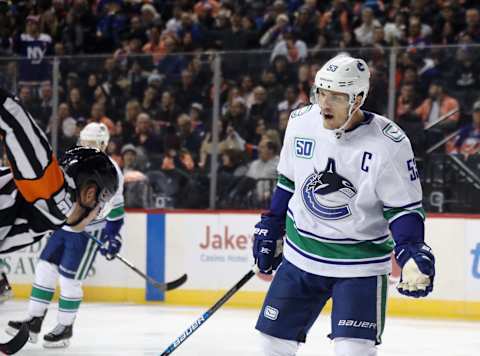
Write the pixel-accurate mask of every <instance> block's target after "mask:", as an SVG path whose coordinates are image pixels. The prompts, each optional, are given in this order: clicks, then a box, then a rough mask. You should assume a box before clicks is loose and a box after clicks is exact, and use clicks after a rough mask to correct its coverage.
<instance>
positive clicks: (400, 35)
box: [383, 12, 407, 46]
mask: <svg viewBox="0 0 480 356" xmlns="http://www.w3.org/2000/svg"><path fill="white" fill-rule="evenodd" d="M383 29H384V32H385V41H386V42H387V43H388V45H389V46H398V45H402V44H405V43H406V32H407V22H406V16H405V14H404V13H402V12H398V13H397V14H396V15H395V21H394V22H387V23H386V24H385V26H384V28H383Z"/></svg>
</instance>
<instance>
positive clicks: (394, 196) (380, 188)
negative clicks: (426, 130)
mask: <svg viewBox="0 0 480 356" xmlns="http://www.w3.org/2000/svg"><path fill="white" fill-rule="evenodd" d="M391 149H392V152H393V154H389V155H388V156H386V158H385V160H384V162H383V165H382V169H381V171H380V174H379V176H378V184H377V194H378V196H379V198H380V200H381V201H382V203H383V214H384V217H385V219H386V220H387V221H388V222H389V223H391V222H393V221H394V220H395V219H397V218H399V217H400V216H402V215H405V214H411V213H415V214H419V215H421V216H422V218H425V213H424V211H423V208H422V186H421V184H420V177H419V174H418V170H417V167H416V164H415V158H414V155H413V151H412V147H411V145H410V141H409V140H408V139H407V138H406V137H405V138H404V139H403V140H402V141H400V142H396V143H393V144H392V146H391ZM395 149H396V151H395Z"/></svg>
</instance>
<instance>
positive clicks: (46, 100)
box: [38, 83, 53, 130]
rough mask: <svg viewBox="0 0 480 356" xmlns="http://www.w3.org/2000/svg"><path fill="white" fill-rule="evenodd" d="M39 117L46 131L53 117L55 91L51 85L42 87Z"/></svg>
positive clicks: (46, 84) (47, 84)
mask: <svg viewBox="0 0 480 356" xmlns="http://www.w3.org/2000/svg"><path fill="white" fill-rule="evenodd" d="M39 99H40V103H39V116H38V120H39V121H40V127H41V128H42V129H43V130H45V129H46V127H47V125H48V123H49V121H50V117H51V116H52V111H53V109H52V104H53V90H52V85H51V84H50V83H44V84H42V86H41V87H40V95H39Z"/></svg>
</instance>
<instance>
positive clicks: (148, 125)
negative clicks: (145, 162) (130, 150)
mask: <svg viewBox="0 0 480 356" xmlns="http://www.w3.org/2000/svg"><path fill="white" fill-rule="evenodd" d="M131 142H132V143H133V144H134V145H135V146H136V147H137V149H138V150H141V151H142V153H143V154H144V155H145V156H146V157H149V156H151V155H160V154H162V153H163V152H164V143H163V138H162V136H161V135H160V134H156V133H155V131H154V128H153V123H152V119H151V118H150V115H149V114H147V113H146V112H142V113H140V114H139V115H138V116H137V120H136V123H135V136H134V137H133V138H132V141H131Z"/></svg>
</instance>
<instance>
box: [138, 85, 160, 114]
mask: <svg viewBox="0 0 480 356" xmlns="http://www.w3.org/2000/svg"><path fill="white" fill-rule="evenodd" d="M142 111H144V112H148V113H149V114H150V115H151V116H152V117H153V118H154V119H157V118H158V117H159V116H160V114H159V112H160V105H158V91H157V89H156V88H155V87H153V86H151V85H149V86H148V87H147V88H146V89H145V91H144V92H143V100H142Z"/></svg>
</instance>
